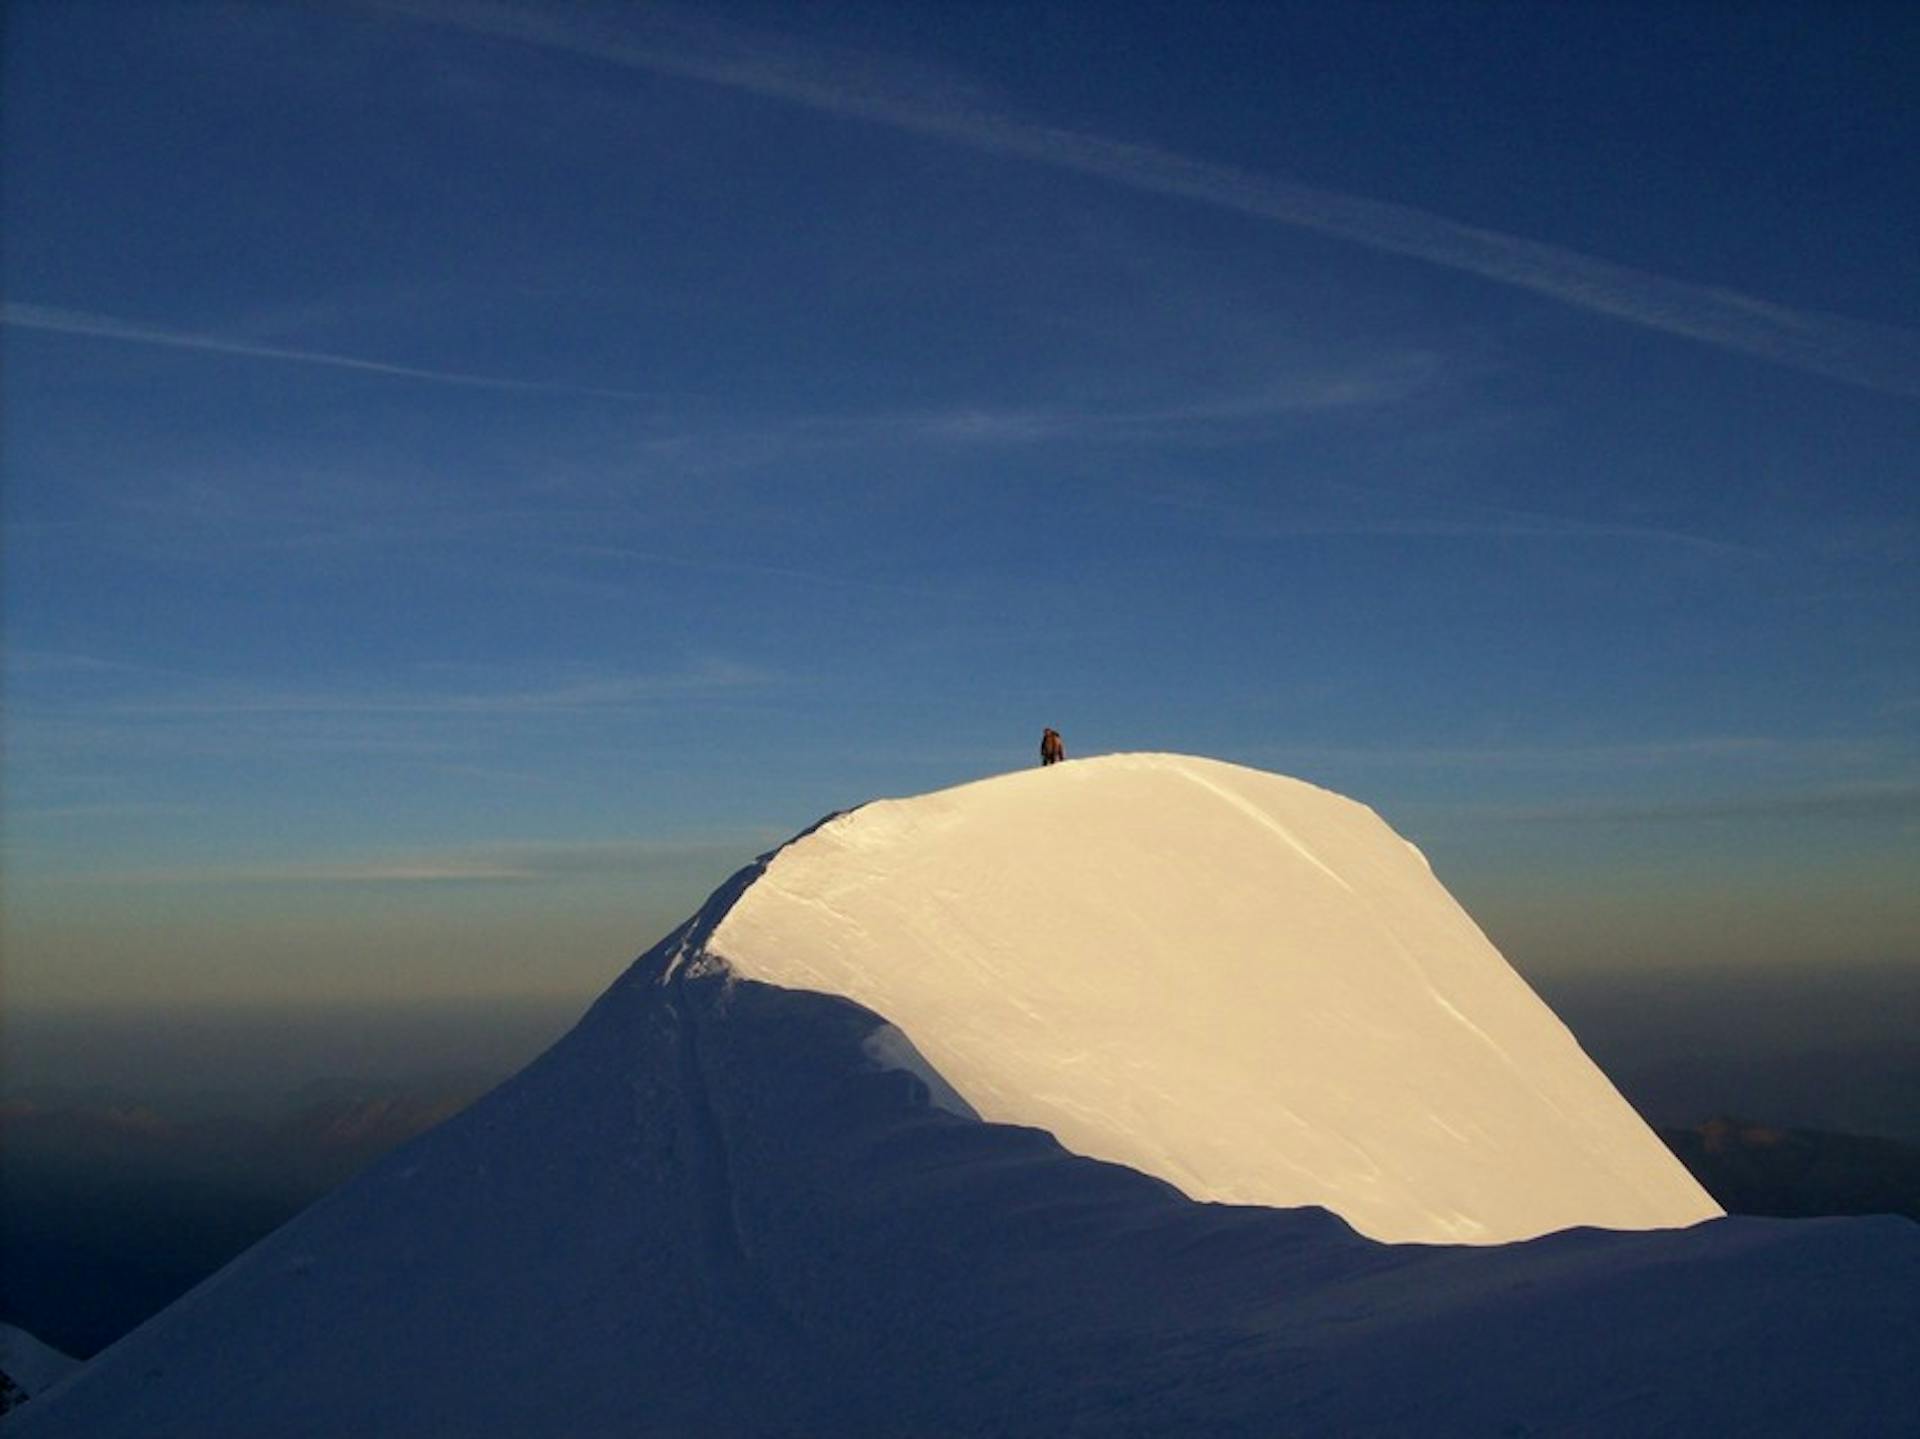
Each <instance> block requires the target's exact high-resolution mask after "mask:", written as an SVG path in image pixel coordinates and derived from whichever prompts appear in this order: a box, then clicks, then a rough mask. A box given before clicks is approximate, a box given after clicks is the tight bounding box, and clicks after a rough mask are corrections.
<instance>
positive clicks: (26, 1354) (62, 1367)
mask: <svg viewBox="0 0 1920 1439" xmlns="http://www.w3.org/2000/svg"><path fill="white" fill-rule="evenodd" d="M79 1367H80V1361H79V1360H78V1359H74V1358H72V1357H71V1356H69V1355H66V1354H62V1353H61V1352H60V1351H59V1350H58V1349H55V1348H54V1347H53V1346H52V1345H51V1344H47V1343H45V1342H43V1341H42V1340H40V1339H38V1338H36V1337H35V1336H34V1335H32V1334H29V1333H27V1331H26V1330H24V1329H19V1328H16V1327H14V1326H13V1325H11V1324H0V1375H4V1376H5V1377H6V1378H8V1379H10V1380H12V1381H13V1383H14V1385H15V1386H16V1387H17V1388H18V1390H19V1392H20V1393H21V1394H23V1395H25V1396H26V1397H27V1398H32V1397H33V1396H34V1395H36V1394H44V1393H45V1392H46V1391H47V1390H49V1389H51V1388H53V1386H54V1385H56V1384H58V1383H59V1382H60V1381H61V1380H62V1379H65V1378H66V1377H67V1376H68V1375H70V1374H72V1373H73V1372H74V1371H75V1370H77V1369H79Z"/></svg>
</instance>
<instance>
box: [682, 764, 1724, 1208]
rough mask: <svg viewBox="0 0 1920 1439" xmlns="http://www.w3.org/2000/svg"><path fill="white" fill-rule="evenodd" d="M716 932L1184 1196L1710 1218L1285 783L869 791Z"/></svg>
mask: <svg viewBox="0 0 1920 1439" xmlns="http://www.w3.org/2000/svg"><path fill="white" fill-rule="evenodd" d="M707 949H708V951H709V952H710V953H711V954H713V955H715V956H717V957H719V958H721V959H723V960H724V961H725V962H726V963H727V965H728V966H729V967H730V968H731V969H732V970H733V971H734V972H735V973H737V974H740V975H742V976H744V977H746V978H749V979H760V980H765V981H767V982H769V983H772V984H778V985H783V986H785V987H787V988H792V989H814V990H820V991H823V992H826V993H829V994H841V995H845V996H846V997H847V998H849V999H852V1000H855V1001H856V1002H858V1003H860V1004H863V1005H865V1006H867V1007H868V1008H869V1009H872V1010H875V1011H877V1012H878V1013H880V1014H882V1015H885V1016H886V1017H887V1018H888V1019H889V1020H891V1021H892V1022H893V1023H894V1024H895V1025H896V1026H898V1028H899V1029H900V1030H901V1031H902V1032H904V1034H905V1035H906V1037H907V1038H908V1039H909V1040H911V1041H912V1042H913V1044H914V1045H915V1046H916V1047H917V1048H918V1050H919V1052H920V1053H921V1054H922V1055H924V1056H925V1058H926V1060H927V1061H928V1062H929V1063H930V1064H931V1065H932V1066H933V1068H934V1070H935V1071H937V1072H938V1073H939V1074H940V1075H941V1076H942V1077H943V1078H944V1079H945V1080H946V1081H947V1082H948V1083H949V1084H951V1085H952V1086H953V1088H954V1089H955V1090H956V1091H958V1093H959V1095H960V1097H961V1098H962V1099H963V1100H965V1101H966V1103H967V1104H968V1105H969V1106H971V1108H972V1109H973V1110H974V1111H975V1112H977V1113H978V1114H979V1115H980V1116H981V1117H983V1118H985V1119H989V1120H993V1121H996V1122H1002V1123H1013V1124H1030V1125H1034V1126H1036V1127H1038V1128H1041V1129H1045V1130H1047V1131H1048V1132H1049V1133H1051V1134H1052V1135H1054V1137H1056V1138H1057V1139H1059V1140H1060V1141H1061V1143H1063V1144H1064V1145H1066V1147H1067V1148H1068V1149H1070V1150H1072V1151H1073V1152H1075V1153H1076V1154H1085V1155H1090V1156H1091V1157H1093V1158H1095V1159H1111V1160H1113V1161H1115V1162H1116V1163H1120V1164H1125V1165H1128V1166H1129V1167H1131V1168H1134V1169H1139V1170H1142V1171H1144V1172H1146V1173H1148V1174H1155V1175H1158V1176H1159V1177H1160V1178H1162V1179H1165V1180H1167V1181H1169V1182H1170V1183H1172V1184H1174V1185H1176V1186H1177V1187H1178V1188H1179V1189H1180V1190H1181V1191H1182V1192H1184V1193H1185V1194H1187V1195H1189V1196H1190V1197H1192V1198H1194V1199H1215V1200H1224V1201H1228V1202H1232V1203H1239V1204H1267V1205H1280V1206H1295V1205H1302V1204H1320V1205H1325V1206H1326V1207H1327V1208H1329V1209H1331V1210H1333V1211H1334V1212H1335V1213H1336V1214H1339V1215H1340V1216H1341V1217H1342V1218H1344V1219H1345V1220H1346V1221H1347V1222H1348V1223H1350V1224H1351V1225H1353V1227H1354V1228H1356V1229H1358V1230H1359V1231H1360V1232H1361V1233H1362V1234H1365V1235H1367V1236H1369V1237H1371V1238H1374V1239H1388V1240H1410V1239H1418V1240H1454V1241H1462V1242H1469V1243H1487V1242H1496V1241H1504V1240H1510V1239H1530V1238H1532V1237H1534V1236H1535V1235H1539V1234H1545V1233H1549V1232H1551V1231H1553V1230H1556V1229H1567V1228H1571V1227H1573V1226H1574V1225H1578V1224H1593V1225H1600V1226H1604V1227H1606V1228H1611V1229H1652V1228H1665V1227H1670V1226H1676V1225H1683V1224H1691V1223H1694V1222H1696V1221H1698V1220H1701V1219H1707V1218H1711V1217H1715V1216H1718V1215H1719V1213H1720V1210H1719V1208H1718V1206H1716V1205H1715V1204H1714V1202H1713V1201H1712V1200H1711V1199H1710V1198H1709V1197H1708V1196H1707V1194H1706V1193H1705V1192H1704V1191H1703V1190H1702V1189H1701V1188H1700V1186H1699V1185H1698V1184H1697V1183H1695V1182H1694V1180H1693V1178H1692V1177H1691V1176H1690V1175H1689V1174H1688V1173H1687V1171H1686V1170H1685V1169H1684V1168H1683V1167H1682V1166H1681V1165H1680V1164H1679V1163H1678V1162H1677V1161H1676V1160H1675V1159H1674V1158H1673V1156H1672V1154H1671V1153H1670V1152H1669V1151H1668V1150H1667V1147H1666V1146H1665V1145H1663V1144H1662V1143H1661V1142H1660V1140H1659V1139H1658V1138H1657V1137H1656V1136H1655V1135H1654V1133H1653V1132H1652V1131H1651V1130H1650V1129H1648V1127H1647V1126H1646V1124H1645V1123H1643V1122H1642V1121H1641V1119H1640V1117H1639V1116H1638V1115H1637V1114H1635V1113H1634V1112H1633V1110H1632V1109H1631V1108H1630V1107H1629V1106H1628V1105H1627V1103H1626V1101H1625V1100H1623V1099H1622V1098H1621V1097H1620V1095H1619V1093H1618V1092H1617V1091H1616V1090H1615V1089H1614V1087H1613V1085H1612V1084H1611V1083H1610V1082H1609V1081H1608V1080H1607V1078H1606V1076H1605V1075H1603V1074H1602V1073H1601V1072H1600V1071H1599V1070H1598V1069H1597V1068H1595V1066H1594V1065H1593V1063H1592V1062H1591V1061H1590V1060H1588V1058H1587V1057H1586V1055H1585V1054H1583V1053H1582V1052H1581V1050H1580V1048H1579V1046H1578V1045H1577V1044H1576V1043H1575V1042H1574V1039H1573V1036H1572V1035H1571V1034H1569V1033H1568V1032H1567V1029H1566V1027H1565V1026H1564V1025H1562V1024H1561V1023H1560V1021H1559V1020H1557V1019H1556V1018H1554V1016H1553V1014H1552V1013H1551V1012H1550V1011H1549V1010H1548V1009H1547V1007H1546V1006H1545V1005H1544V1004H1542V1003H1541V1002H1540V1000H1539V999H1538V998H1536V997H1535V995H1534V994H1533V992H1532V990H1530V989H1529V988H1528V987H1527V986H1526V984H1525V983H1524V982H1523V981H1522V980H1521V979H1520V977H1519V976H1518V975H1517V974H1515V973H1514V972H1513V970H1512V969H1511V968H1509V967H1508V965H1507V963H1506V961H1505V960H1503V959H1502V958H1501V957H1500V955H1499V954H1498V953H1497V952H1496V951H1495V950H1494V948H1493V946H1492V945H1491V944H1489V943H1488V942H1487V939H1486V936H1485V935H1483V934H1482V933H1481V932H1480V930H1479V928H1478V927H1477V926H1476V925H1475V924H1474V923H1473V921H1472V920H1471V919H1469V918H1468V917H1467V915H1466V912H1465V911H1464V910H1462V909H1461V908H1460V906H1459V905H1458V904H1456V903H1455V902H1454V900H1453V898H1452V896H1451V895H1449V894H1448V893H1447V891H1446V890H1445V889H1444V888H1442V887H1441V885H1440V883H1439V881H1438V880H1436V879H1435V878H1434V877H1433V873H1432V871H1431V870H1430V869H1429V868H1428V867H1427V863H1426V861H1425V860H1424V859H1423V858H1422V857H1421V856H1420V854H1419V852H1418V851H1417V850H1415V849H1414V848H1413V846H1411V845H1410V844H1408V843H1407V842H1406V841H1405V840H1403V839H1401V838H1400V837H1399V836H1398V835H1396V834H1395V833H1394V832H1393V831H1392V830H1391V829H1389V828H1388V827H1387V826H1386V825H1385V824H1383V823H1382V822H1381V820H1380V819H1379V817H1378V816H1377V815H1375V814H1374V813H1373V811H1372V810H1370V809H1368V808H1366V807H1365V806H1364V805H1359V804H1356V803H1354V802H1353V801H1352V800H1349V799H1344V798H1342V797H1341V796H1339V795H1336V794H1330V793H1329V792H1327V791H1326V790H1323V789H1316V788H1314V787H1313V786H1312V785H1307V784H1302V783H1300V782H1299V781H1298V780H1292V779H1285V778H1283V777H1281V776H1279V775H1273V774H1265V773H1262V772H1261V771H1259V770H1251V769H1243V768H1241V767H1240V766H1237V765H1229V764H1222V763H1220V762H1218V761H1215V760H1203V759H1192V758H1187V757H1184V756H1176V755H1112V756H1107V757H1105V758H1101V759H1093V760H1083V761H1080V762H1077V763H1074V764H1069V765H1062V766H1059V767H1058V768H1054V769H1036V770H1031V771H1028V772H1027V773H1024V774H1016V775H1007V776H1004V777H1002V778H999V779H994V780H989V781H985V782H983V783H979V784H971V785H966V786H963V787H961V788H959V789H953V790H947V791H944V792H942V793H939V794H932V795H925V796H922V797H920V798H918V799H910V800H891V801H883V802H881V803H877V804H870V805H867V806H865V807H863V808H861V809H858V810H855V811H854V812H852V813H851V814H846V815H842V816H840V817H838V818H836V819H834V820H831V821H829V822H828V823H826V824H824V825H822V826H820V827H819V828H818V829H817V830H815V831H814V832H813V833H811V834H809V835H807V836H805V837H804V838H802V839H801V840H799V841H798V842H796V843H794V844H792V845H790V846H789V847H787V848H786V849H785V850H783V851H782V852H780V853H779V854H778V855H777V856H775V858H774V860H773V862H772V863H771V864H770V865H768V867H767V870H766V873H765V874H763V875H762V876H761V877H760V878H759V879H758V880H756V881H755V883H754V884H753V885H752V887H751V888H749V889H748V890H747V891H746V893H744V894H743V895H741V897H740V899H739V901H738V902H737V903H736V904H735V905H734V906H733V907H732V908H731V909H730V910H729V911H728V913H727V914H726V916H725V917H724V918H723V919H722V920H721V921H720V924H719V926H718V927H717V928H716V929H715V931H714V932H713V935H712V936H711V938H710V939H709V940H708V941H707Z"/></svg>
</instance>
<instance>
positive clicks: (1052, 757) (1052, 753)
mask: <svg viewBox="0 0 1920 1439" xmlns="http://www.w3.org/2000/svg"><path fill="white" fill-rule="evenodd" d="M1066 757H1067V747H1066V746H1065V745H1063V744H1061V743H1060V731H1059V730H1057V729H1050V730H1042V731H1041V733H1040V763H1041V764H1043V765H1049V764H1059V763H1060V761H1061V760H1063V759H1065V758H1066Z"/></svg>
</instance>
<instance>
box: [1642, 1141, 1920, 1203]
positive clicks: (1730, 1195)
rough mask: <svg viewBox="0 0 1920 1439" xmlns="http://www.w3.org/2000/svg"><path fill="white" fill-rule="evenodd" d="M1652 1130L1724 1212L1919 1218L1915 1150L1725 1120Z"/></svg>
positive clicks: (1918, 1154)
mask: <svg viewBox="0 0 1920 1439" xmlns="http://www.w3.org/2000/svg"><path fill="white" fill-rule="evenodd" d="M1658 1132H1659V1135H1660V1137H1661V1138H1662V1139H1663V1140H1665V1141H1666V1143H1667V1147H1668V1148H1670V1149H1671V1150H1673V1152H1674V1154H1675V1155H1676V1156H1678V1158H1679V1160H1680V1162H1681V1163H1682V1164H1684V1165H1686V1166H1687V1169H1688V1170H1689V1171H1690V1172H1691V1173H1692V1174H1693V1177H1694V1178H1695V1179H1697V1180H1699V1181H1700V1183H1701V1185H1702V1186H1703V1187H1704V1188H1705V1189H1706V1191H1707V1192H1708V1193H1709V1194H1711V1195H1712V1196H1713V1197H1714V1198H1715V1199H1717V1200H1719V1201H1720V1204H1721V1206H1722V1207H1723V1208H1724V1209H1726V1211H1727V1212H1728V1213H1729V1214H1763V1215H1773V1216H1776V1217H1779V1218H1785V1219H1800V1218H1812V1217H1814V1216H1817V1215H1823V1214H1904V1215H1905V1216H1906V1217H1907V1218H1909V1219H1915V1220H1920V1146H1915V1145H1911V1144H1899V1143H1896V1142H1895V1141H1893V1140H1891V1139H1871V1138H1867V1137H1865V1136H1862V1135H1856V1134H1831V1133H1826V1132H1823V1131H1821V1130H1815V1129H1773V1128H1769V1127H1768V1126H1766V1125H1762V1124H1750V1123H1747V1122H1745V1121H1743V1120H1738V1119H1729V1118H1718V1119H1710V1120H1708V1121H1707V1122H1706V1123H1704V1124H1700V1125H1696V1126H1695V1127H1693V1128H1691V1129H1662V1130H1660V1131H1658Z"/></svg>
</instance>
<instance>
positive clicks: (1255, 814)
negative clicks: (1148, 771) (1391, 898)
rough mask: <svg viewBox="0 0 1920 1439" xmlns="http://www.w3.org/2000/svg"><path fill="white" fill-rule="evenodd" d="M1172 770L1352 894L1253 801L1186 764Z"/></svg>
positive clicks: (1333, 872)
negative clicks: (1215, 797) (1288, 848)
mask: <svg viewBox="0 0 1920 1439" xmlns="http://www.w3.org/2000/svg"><path fill="white" fill-rule="evenodd" d="M1171 768H1172V769H1173V772H1174V773H1175V774H1177V775H1179V776H1180V777H1181V778H1183V779H1186V780H1189V781H1191V782H1192V783H1194V784H1197V785H1199V786H1200V788H1201V789H1203V790H1205V791H1206V792H1207V793H1208V794H1211V795H1215V796H1217V797H1219V798H1220V799H1222V800H1225V801H1226V803H1227V804H1228V805H1229V806H1230V807H1231V808H1233V809H1236V810H1238V811H1239V812H1240V813H1241V814H1244V815H1245V816H1246V817H1247V818H1248V819H1250V820H1252V821H1253V822H1254V823H1255V824H1257V825H1259V826H1261V828H1263V829H1266V830H1269V831H1271V832H1272V833H1274V834H1277V835H1279V836H1280V838H1281V839H1283V840H1284V841H1286V843H1287V844H1288V846H1289V847H1291V848H1292V849H1293V850H1294V851H1295V852H1296V853H1298V854H1299V855H1300V857H1301V858H1302V859H1304V860H1306V862H1307V863H1308V864H1310V865H1312V866H1313V867H1314V868H1315V869H1317V870H1319V871H1320V872H1321V873H1322V874H1324V875H1325V876H1326V877H1327V878H1328V879H1330V880H1332V881H1333V882H1334V883H1335V884H1337V885H1339V886H1340V888H1342V889H1344V890H1345V891H1346V892H1347V893H1348V894H1352V893H1354V888H1353V886H1352V885H1350V884H1348V883H1347V882H1346V881H1345V880H1344V879H1342V878H1341V877H1340V874H1339V872H1338V871H1337V870H1335V869H1334V868H1333V867H1332V866H1331V865H1329V864H1328V863H1327V862H1326V861H1325V860H1323V859H1321V858H1320V856H1319V855H1317V854H1315V853H1314V852H1313V851H1312V850H1310V849H1308V848H1307V847H1306V845H1304V844H1302V843H1301V842H1300V837H1299V836H1298V835H1296V834H1295V833H1294V832H1293V831H1292V830H1290V829H1288V828H1287V827H1286V826H1285V825H1284V824H1282V823H1280V821H1279V820H1277V819H1275V818H1274V817H1273V816H1272V815H1270V814H1268V813H1267V812H1266V811H1265V810H1263V809H1261V808H1260V806H1259V805H1257V804H1255V803H1254V802H1253V801H1252V800H1249V799H1246V798H1244V797H1243V796H1241V795H1237V794H1235V793H1233V791H1231V790H1227V789H1222V788H1221V787H1220V786H1219V785H1217V784H1215V783H1214V782H1213V781H1212V780H1210V779H1208V778H1207V777H1206V776H1205V775H1201V774H1196V773H1195V772H1194V771H1193V770H1192V769H1190V768H1188V767H1187V766H1186V765H1175V766H1172V767H1171Z"/></svg>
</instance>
